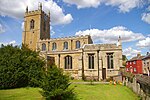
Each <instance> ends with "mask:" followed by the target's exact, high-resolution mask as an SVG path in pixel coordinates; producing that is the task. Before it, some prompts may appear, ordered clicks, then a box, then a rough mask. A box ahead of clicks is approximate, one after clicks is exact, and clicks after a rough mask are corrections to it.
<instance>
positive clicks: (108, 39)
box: [75, 26, 144, 43]
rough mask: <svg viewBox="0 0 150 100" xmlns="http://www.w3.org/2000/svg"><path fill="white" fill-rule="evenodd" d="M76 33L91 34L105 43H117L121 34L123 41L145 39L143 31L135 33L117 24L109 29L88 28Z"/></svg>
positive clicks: (96, 39) (93, 37)
mask: <svg viewBox="0 0 150 100" xmlns="http://www.w3.org/2000/svg"><path fill="white" fill-rule="evenodd" d="M75 35H91V37H92V39H93V40H94V41H95V42H97V41H98V42H99V41H101V42H103V43H115V42H116V41H117V40H118V37H119V36H121V39H122V41H123V42H130V41H135V40H140V39H144V36H143V35H142V34H141V33H134V32H132V31H130V30H128V29H127V28H126V27H123V26H116V27H113V28H111V29H108V30H99V29H90V30H89V29H87V30H84V31H78V32H76V33H75Z"/></svg>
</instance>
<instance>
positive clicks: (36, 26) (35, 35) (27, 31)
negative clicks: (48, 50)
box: [22, 3, 50, 50]
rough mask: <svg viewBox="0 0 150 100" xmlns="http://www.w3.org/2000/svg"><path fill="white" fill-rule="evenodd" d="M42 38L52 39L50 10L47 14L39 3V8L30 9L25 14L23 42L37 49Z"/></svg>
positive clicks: (32, 48)
mask: <svg viewBox="0 0 150 100" xmlns="http://www.w3.org/2000/svg"><path fill="white" fill-rule="evenodd" d="M40 39H50V12H49V14H48V15H47V14H46V13H45V12H44V11H43V10H42V4H41V3H39V6H38V10H34V11H28V7H27V8H26V12H25V15H24V30H23V34H22V43H23V44H25V45H27V47H28V48H30V49H31V50H37V46H38V45H37V42H38V41H39V40H40Z"/></svg>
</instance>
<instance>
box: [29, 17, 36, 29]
mask: <svg viewBox="0 0 150 100" xmlns="http://www.w3.org/2000/svg"><path fill="white" fill-rule="evenodd" d="M34 22H35V21H34V20H33V19H32V20H31V21H30V29H34Z"/></svg>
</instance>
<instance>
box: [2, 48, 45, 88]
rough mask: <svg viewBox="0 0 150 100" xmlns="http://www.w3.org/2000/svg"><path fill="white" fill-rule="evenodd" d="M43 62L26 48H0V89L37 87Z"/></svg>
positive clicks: (36, 54)
mask: <svg viewBox="0 0 150 100" xmlns="http://www.w3.org/2000/svg"><path fill="white" fill-rule="evenodd" d="M43 66H44V61H42V60H41V59H40V58H39V57H38V53H36V52H34V51H31V50H29V49H28V48H26V47H23V48H22V49H20V48H19V47H17V46H16V47H13V46H12V45H8V46H3V45H2V46H1V48H0V89H8V88H19V87H25V86H38V82H37V81H35V80H38V79H40V77H41V72H42V71H41V69H42V67H43Z"/></svg>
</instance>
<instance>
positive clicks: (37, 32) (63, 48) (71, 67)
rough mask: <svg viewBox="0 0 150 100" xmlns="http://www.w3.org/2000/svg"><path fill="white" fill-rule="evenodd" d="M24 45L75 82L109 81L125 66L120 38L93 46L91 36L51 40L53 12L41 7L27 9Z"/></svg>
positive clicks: (23, 35)
mask: <svg viewBox="0 0 150 100" xmlns="http://www.w3.org/2000/svg"><path fill="white" fill-rule="evenodd" d="M116 42H117V40H116ZM22 43H23V44H25V45H27V46H28V47H29V48H30V49H32V50H36V51H40V55H41V56H43V57H45V59H46V60H47V62H48V63H49V64H55V65H57V66H58V67H60V68H63V69H64V71H65V72H69V73H70V74H71V76H72V77H73V78H75V79H81V78H82V77H84V78H87V79H90V78H93V79H95V80H101V79H106V78H109V77H110V76H115V75H118V74H119V69H120V67H122V44H121V38H120V37H119V38H118V42H117V44H93V41H92V39H91V37H90V35H86V36H73V37H64V38H50V13H49V14H46V13H45V12H44V11H43V10H42V4H40V5H39V7H38V10H35V11H28V7H27V8H26V12H25V15H24V31H23V34H22Z"/></svg>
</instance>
